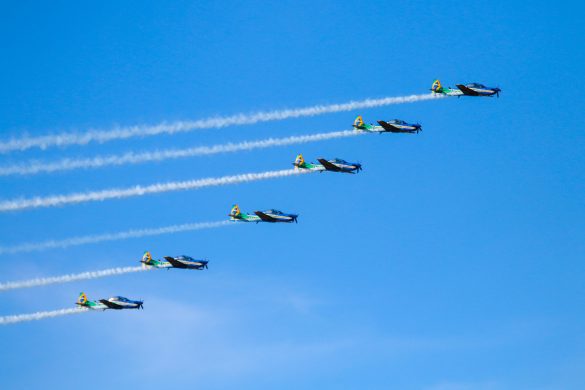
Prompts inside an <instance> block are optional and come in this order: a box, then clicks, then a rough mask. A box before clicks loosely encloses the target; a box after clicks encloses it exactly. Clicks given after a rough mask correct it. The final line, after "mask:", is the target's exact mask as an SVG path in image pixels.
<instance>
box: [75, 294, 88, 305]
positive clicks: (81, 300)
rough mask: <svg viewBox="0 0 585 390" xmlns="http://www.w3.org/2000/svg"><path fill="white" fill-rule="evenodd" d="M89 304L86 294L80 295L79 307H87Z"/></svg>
mask: <svg viewBox="0 0 585 390" xmlns="http://www.w3.org/2000/svg"><path fill="white" fill-rule="evenodd" d="M86 303H87V295H85V293H84V292H82V293H80V294H79V298H77V304H78V305H85V304H86Z"/></svg>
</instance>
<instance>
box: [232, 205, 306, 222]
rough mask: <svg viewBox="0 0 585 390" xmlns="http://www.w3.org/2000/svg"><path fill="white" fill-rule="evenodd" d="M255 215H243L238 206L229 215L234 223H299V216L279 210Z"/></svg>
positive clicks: (259, 212) (257, 212)
mask: <svg viewBox="0 0 585 390" xmlns="http://www.w3.org/2000/svg"><path fill="white" fill-rule="evenodd" d="M254 214H256V215H252V214H247V213H242V212H241V211H240V207H239V206H238V205H237V204H236V205H234V207H232V211H231V212H230V213H229V214H228V216H229V217H230V219H231V220H232V221H242V222H256V223H258V222H293V221H294V222H297V218H298V215H297V214H286V213H283V212H282V211H279V210H274V209H272V210H266V211H254Z"/></svg>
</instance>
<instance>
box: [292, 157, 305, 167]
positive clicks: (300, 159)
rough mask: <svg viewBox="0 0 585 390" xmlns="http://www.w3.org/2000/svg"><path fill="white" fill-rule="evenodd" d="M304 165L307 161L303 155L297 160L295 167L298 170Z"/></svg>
mask: <svg viewBox="0 0 585 390" xmlns="http://www.w3.org/2000/svg"><path fill="white" fill-rule="evenodd" d="M304 164H305V159H304V158H303V155H302V154H299V155H298V156H297V158H296V159H295V162H294V164H293V165H294V166H295V167H297V168H300V167H301V166H303V165H304Z"/></svg>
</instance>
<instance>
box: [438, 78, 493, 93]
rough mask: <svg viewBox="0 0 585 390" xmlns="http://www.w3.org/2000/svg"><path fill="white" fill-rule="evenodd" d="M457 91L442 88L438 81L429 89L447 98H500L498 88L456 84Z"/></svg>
mask: <svg viewBox="0 0 585 390" xmlns="http://www.w3.org/2000/svg"><path fill="white" fill-rule="evenodd" d="M456 87H457V89H455V88H451V87H447V88H445V87H443V86H442V85H441V82H440V81H439V80H435V82H434V83H433V85H432V87H431V91H433V92H434V93H438V94H443V95H447V96H457V97H461V96H494V95H496V96H497V97H500V92H501V91H502V90H501V89H500V88H497V87H495V88H492V87H486V86H485V85H483V84H479V83H471V84H467V85H463V84H457V85H456Z"/></svg>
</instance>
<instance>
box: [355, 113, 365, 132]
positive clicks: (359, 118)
mask: <svg viewBox="0 0 585 390" xmlns="http://www.w3.org/2000/svg"><path fill="white" fill-rule="evenodd" d="M353 127H355V128H356V129H361V128H363V127H364V119H363V118H362V116H361V115H358V116H357V118H355V120H354V121H353Z"/></svg>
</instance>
